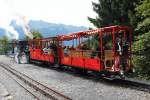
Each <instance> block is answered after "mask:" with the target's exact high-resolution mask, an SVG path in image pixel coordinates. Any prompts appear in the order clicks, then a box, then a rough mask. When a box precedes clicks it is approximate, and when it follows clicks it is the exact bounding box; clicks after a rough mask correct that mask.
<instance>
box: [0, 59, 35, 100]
mask: <svg viewBox="0 0 150 100" xmlns="http://www.w3.org/2000/svg"><path fill="white" fill-rule="evenodd" d="M0 61H1V60H0ZM8 74H9V73H8V72H7V71H5V70H4V69H3V68H1V67H0V84H1V89H0V92H1V95H2V97H1V98H0V100H33V97H32V96H31V95H29V94H28V93H27V92H26V91H25V90H24V89H23V88H22V87H20V86H19V85H18V84H17V83H16V82H15V81H14V80H13V79H12V78H11V77H9V76H8Z"/></svg>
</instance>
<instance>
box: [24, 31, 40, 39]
mask: <svg viewBox="0 0 150 100" xmlns="http://www.w3.org/2000/svg"><path fill="white" fill-rule="evenodd" d="M31 33H32V35H33V39H40V38H42V37H43V36H42V34H41V33H40V32H39V31H36V30H33V31H32V32H31ZM25 40H29V37H27V36H25Z"/></svg>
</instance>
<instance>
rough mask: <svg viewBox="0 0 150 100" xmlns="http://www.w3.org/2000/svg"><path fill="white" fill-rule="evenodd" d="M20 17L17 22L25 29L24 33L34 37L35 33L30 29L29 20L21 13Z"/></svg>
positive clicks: (31, 37)
mask: <svg viewBox="0 0 150 100" xmlns="http://www.w3.org/2000/svg"><path fill="white" fill-rule="evenodd" d="M17 16H18V18H17V20H16V22H17V24H18V25H20V26H21V27H22V29H23V31H24V34H25V35H26V36H28V37H29V38H30V39H33V35H32V33H31V32H30V29H29V25H28V23H29V21H28V20H27V18H26V17H25V16H21V15H17Z"/></svg>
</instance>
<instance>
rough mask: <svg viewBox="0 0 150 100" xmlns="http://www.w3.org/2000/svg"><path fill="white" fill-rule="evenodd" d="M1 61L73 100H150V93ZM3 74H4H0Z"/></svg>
mask: <svg viewBox="0 0 150 100" xmlns="http://www.w3.org/2000/svg"><path fill="white" fill-rule="evenodd" d="M0 61H1V62H4V63H7V64H10V65H12V67H13V68H15V69H16V70H18V71H20V72H22V73H24V74H26V75H28V76H29V77H31V78H33V79H35V80H38V81H39V82H41V83H42V84H44V85H46V86H48V87H50V88H52V89H54V90H57V91H59V92H60V93H62V94H64V95H66V96H68V97H70V98H72V99H73V100H150V93H147V92H143V91H138V90H135V89H131V88H124V87H120V86H114V85H109V84H104V83H103V82H101V81H93V80H91V79H90V78H83V77H80V76H78V75H74V74H69V73H67V72H65V71H58V70H53V69H50V68H45V67H42V66H37V65H34V64H17V63H15V62H14V60H13V59H12V58H10V57H7V56H4V55H1V56H0ZM1 74H3V72H0V75H1ZM0 79H1V80H0V82H1V83H2V82H3V84H4V83H5V82H6V79H7V80H11V79H9V77H8V76H3V75H1V76H0ZM11 83H14V82H12V81H10V84H9V83H8V86H7V85H6V86H5V87H6V88H9V89H10V92H11V93H13V95H14V97H17V96H19V94H16V93H14V92H16V91H20V90H16V89H18V88H16V87H17V86H11ZM9 85H10V86H9ZM14 85H15V83H14ZM18 87H19V86H18ZM22 91H23V90H22ZM18 93H19V92H18ZM20 95H22V93H20ZM23 96H24V95H23ZM15 100H16V99H15ZM28 100H29V98H28Z"/></svg>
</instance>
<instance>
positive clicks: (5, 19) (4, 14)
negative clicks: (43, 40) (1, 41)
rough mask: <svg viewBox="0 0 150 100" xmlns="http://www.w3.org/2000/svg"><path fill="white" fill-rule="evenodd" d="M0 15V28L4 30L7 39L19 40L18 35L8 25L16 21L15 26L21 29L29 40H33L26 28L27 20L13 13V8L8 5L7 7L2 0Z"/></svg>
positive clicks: (27, 27) (0, 2)
mask: <svg viewBox="0 0 150 100" xmlns="http://www.w3.org/2000/svg"><path fill="white" fill-rule="evenodd" d="M0 13H1V15H0V28H2V29H4V30H5V34H6V35H7V36H8V37H9V39H16V40H17V39H18V38H19V33H18V32H17V31H16V30H15V29H14V27H13V26H11V25H10V24H11V22H12V21H16V24H17V25H18V26H21V27H22V29H23V31H24V34H25V35H26V36H28V37H29V38H31V39H32V38H33V35H32V33H31V32H30V29H29V26H28V20H27V19H26V18H25V17H24V16H22V15H21V14H18V13H17V12H15V10H13V8H10V5H7V2H5V1H4V0H1V1H0Z"/></svg>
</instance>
